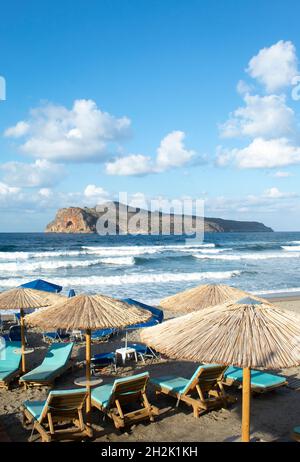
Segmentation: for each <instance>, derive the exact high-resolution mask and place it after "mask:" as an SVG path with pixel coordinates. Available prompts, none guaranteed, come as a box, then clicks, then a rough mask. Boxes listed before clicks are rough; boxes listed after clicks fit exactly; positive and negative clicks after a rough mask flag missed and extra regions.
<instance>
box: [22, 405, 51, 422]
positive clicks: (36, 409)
mask: <svg viewBox="0 0 300 462" xmlns="http://www.w3.org/2000/svg"><path fill="white" fill-rule="evenodd" d="M45 404H46V401H25V402H24V403H23V405H24V407H25V408H26V409H27V410H28V411H29V412H30V414H31V415H32V416H33V417H34V418H35V420H39V418H40V416H41V414H42V412H43V409H44V407H45Z"/></svg>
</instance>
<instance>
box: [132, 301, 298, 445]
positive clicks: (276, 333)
mask: <svg viewBox="0 0 300 462" xmlns="http://www.w3.org/2000/svg"><path fill="white" fill-rule="evenodd" d="M141 338H142V340H143V341H144V342H145V343H146V344H147V345H149V346H150V347H152V348H155V349H156V350H157V351H159V352H161V353H163V354H166V355H167V356H170V357H172V358H175V359H186V360H190V361H195V362H204V363H217V364H224V365H232V366H237V367H242V368H243V408H242V412H243V417H242V440H243V441H249V440H250V387H251V368H259V369H281V368H286V367H293V366H298V365H300V316H299V315H296V314H295V313H293V312H291V311H287V310H281V309H279V308H277V307H275V306H274V305H270V304H264V303H262V302H259V301H258V300H256V299H250V298H249V299H242V300H240V301H238V302H236V303H226V304H223V305H218V306H214V307H212V308H207V309H206V310H202V311H195V312H193V313H190V314H187V315H184V316H180V317H178V318H175V319H171V320H170V321H166V322H164V323H163V324H160V325H158V326H155V327H150V328H148V329H144V330H143V331H142V333H141Z"/></svg>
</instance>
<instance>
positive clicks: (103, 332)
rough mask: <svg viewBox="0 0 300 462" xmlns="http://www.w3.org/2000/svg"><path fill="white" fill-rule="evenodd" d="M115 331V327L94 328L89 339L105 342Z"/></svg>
mask: <svg viewBox="0 0 300 462" xmlns="http://www.w3.org/2000/svg"><path fill="white" fill-rule="evenodd" d="M115 332H116V329H98V330H94V331H92V334H91V340H92V341H93V342H97V341H101V342H105V341H106V340H108V339H109V338H110V337H111V336H112V335H113V334H114V333H115Z"/></svg>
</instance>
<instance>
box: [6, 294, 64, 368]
mask: <svg viewBox="0 0 300 462" xmlns="http://www.w3.org/2000/svg"><path fill="white" fill-rule="evenodd" d="M63 299H64V297H62V296H61V295H57V294H53V293H49V292H43V291H40V290H35V289H28V288H25V287H17V288H15V289H11V290H7V291H5V292H2V293H1V294H0V309H1V310H20V315H21V317H20V325H21V344H22V349H21V350H22V351H21V354H22V365H21V369H22V372H23V373H25V372H26V360H25V331H24V311H26V310H27V309H30V308H43V307H45V306H49V305H52V304H53V303H54V302H55V301H56V302H57V301H58V300H63Z"/></svg>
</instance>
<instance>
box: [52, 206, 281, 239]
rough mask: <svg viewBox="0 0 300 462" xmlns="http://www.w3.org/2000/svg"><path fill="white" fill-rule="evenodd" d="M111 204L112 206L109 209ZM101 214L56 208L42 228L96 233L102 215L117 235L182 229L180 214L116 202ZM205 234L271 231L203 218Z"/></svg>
mask: <svg viewBox="0 0 300 462" xmlns="http://www.w3.org/2000/svg"><path fill="white" fill-rule="evenodd" d="M111 204H113V205H114V207H111ZM101 210H102V211H98V209H96V208H87V207H85V208H80V207H69V208H63V209H59V210H58V211H57V214H56V217H55V219H54V220H53V221H52V222H51V223H49V224H48V225H47V227H46V229H45V232H47V233H89V234H91V233H96V232H97V223H98V220H99V219H101V217H103V216H104V215H105V220H107V221H108V220H109V221H110V223H112V224H113V226H114V227H115V230H116V233H117V234H129V233H130V234H145V235H147V234H151V222H152V223H153V221H152V220H154V222H155V220H156V222H158V223H159V229H160V233H161V234H168V232H167V231H168V229H170V233H169V234H174V229H176V230H178V227H180V226H181V223H182V216H181V215H175V214H171V215H167V214H163V213H161V212H152V213H151V212H149V211H148V210H143V209H138V208H137V209H136V208H132V207H128V206H126V205H124V204H119V203H107V204H104V205H103V208H102V209H101ZM116 211H117V214H116ZM135 218H136V219H135ZM197 220H201V221H202V218H200V217H195V216H193V217H190V220H188V221H189V223H187V224H185V227H184V230H183V231H184V232H185V233H186V234H190V233H191V232H192V230H193V229H195V226H196V224H197ZM204 231H205V232H218V233H221V232H271V231H273V230H272V229H271V228H268V227H267V226H265V225H264V224H262V223H259V222H255V221H235V220H224V219H221V218H204Z"/></svg>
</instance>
